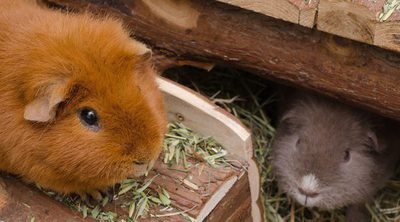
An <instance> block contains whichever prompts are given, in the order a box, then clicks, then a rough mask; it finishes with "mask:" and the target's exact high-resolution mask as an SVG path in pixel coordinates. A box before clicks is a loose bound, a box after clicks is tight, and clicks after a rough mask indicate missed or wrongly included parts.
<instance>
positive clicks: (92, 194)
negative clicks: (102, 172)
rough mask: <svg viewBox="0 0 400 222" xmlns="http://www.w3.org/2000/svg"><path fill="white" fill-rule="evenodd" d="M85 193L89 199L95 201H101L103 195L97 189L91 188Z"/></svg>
mask: <svg viewBox="0 0 400 222" xmlns="http://www.w3.org/2000/svg"><path fill="white" fill-rule="evenodd" d="M87 193H88V194H89V196H90V197H91V199H93V200H94V201H96V202H101V201H102V200H103V195H102V194H101V193H100V192H99V191H97V190H91V191H89V192H87Z"/></svg>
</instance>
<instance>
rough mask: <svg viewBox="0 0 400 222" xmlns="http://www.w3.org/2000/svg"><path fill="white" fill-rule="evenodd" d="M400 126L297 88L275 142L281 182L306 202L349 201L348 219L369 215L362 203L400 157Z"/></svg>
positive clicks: (337, 204)
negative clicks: (298, 90) (399, 133)
mask: <svg viewBox="0 0 400 222" xmlns="http://www.w3.org/2000/svg"><path fill="white" fill-rule="evenodd" d="M399 129H400V128H399V126H398V125H397V123H394V121H389V120H386V119H383V118H380V117H375V116H373V115H371V114H367V113H365V112H362V111H360V110H356V109H354V108H350V107H348V106H345V105H342V104H340V103H337V102H334V101H331V100H329V99H327V98H322V97H320V96H316V95H313V94H310V93H305V92H299V93H297V94H296V95H295V96H293V97H291V98H290V99H288V100H286V101H285V108H284V110H283V112H282V116H281V117H280V118H279V122H278V128H277V135H276V137H275V139H274V142H273V151H272V167H273V171H274V174H275V176H276V179H277V181H278V184H279V186H280V188H281V189H282V190H283V191H285V192H287V193H288V194H289V195H290V196H291V197H292V198H294V199H295V200H296V201H297V202H298V203H300V204H302V205H304V206H306V207H317V208H320V209H325V210H331V209H335V208H341V207H344V206H348V208H347V212H346V218H347V221H366V220H368V214H367V213H366V209H365V207H363V205H364V203H365V202H368V201H370V200H372V198H373V196H374V194H375V193H376V192H377V191H378V190H379V189H380V188H382V187H383V186H384V184H385V181H386V180H387V179H388V178H389V177H390V176H391V175H392V174H393V172H394V169H395V167H396V165H397V162H398V160H399V157H400V154H399V153H400V152H399V151H400V147H399V144H400V141H399V139H398V136H397V135H396V134H398V133H396V132H400V131H399Z"/></svg>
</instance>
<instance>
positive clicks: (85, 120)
mask: <svg viewBox="0 0 400 222" xmlns="http://www.w3.org/2000/svg"><path fill="white" fill-rule="evenodd" d="M78 115H79V119H80V120H81V123H82V124H83V125H85V126H87V127H89V128H91V129H94V130H98V128H99V118H98V116H97V113H96V111H95V110H94V109H92V108H88V107H85V108H82V109H80V110H79V111H78Z"/></svg>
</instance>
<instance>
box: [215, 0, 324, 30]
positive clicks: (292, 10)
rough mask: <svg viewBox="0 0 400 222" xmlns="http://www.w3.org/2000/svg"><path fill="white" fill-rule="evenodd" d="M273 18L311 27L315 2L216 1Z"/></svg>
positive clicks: (292, 0)
mask: <svg viewBox="0 0 400 222" xmlns="http://www.w3.org/2000/svg"><path fill="white" fill-rule="evenodd" d="M218 1H220V2H224V3H227V4H231V5H236V6H239V7H241V8H244V9H248V10H252V11H255V12H258V13H261V14H264V15H268V16H271V17H274V18H278V19H282V20H285V21H288V22H292V23H296V24H300V25H303V26H306V27H313V26H314V22H315V15H316V11H317V7H316V6H317V4H316V1H314V0H312V1H311V2H310V3H307V2H306V1H304V0H252V1H248V0H218Z"/></svg>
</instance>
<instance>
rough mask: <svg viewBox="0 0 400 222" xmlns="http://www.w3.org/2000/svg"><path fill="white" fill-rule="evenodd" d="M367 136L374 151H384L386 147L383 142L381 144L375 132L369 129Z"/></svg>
mask: <svg viewBox="0 0 400 222" xmlns="http://www.w3.org/2000/svg"><path fill="white" fill-rule="evenodd" d="M367 137H368V146H369V147H370V148H372V149H373V151H375V152H378V153H380V152H382V151H383V149H384V147H383V146H382V145H381V144H379V142H378V138H377V137H376V134H375V133H374V132H372V131H369V132H368V133H367Z"/></svg>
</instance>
